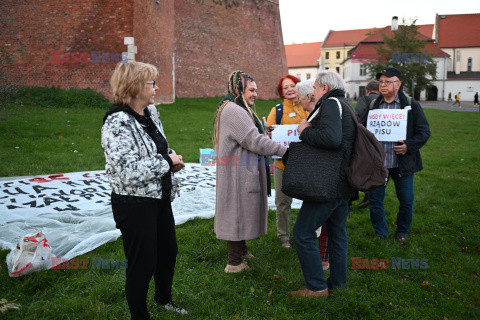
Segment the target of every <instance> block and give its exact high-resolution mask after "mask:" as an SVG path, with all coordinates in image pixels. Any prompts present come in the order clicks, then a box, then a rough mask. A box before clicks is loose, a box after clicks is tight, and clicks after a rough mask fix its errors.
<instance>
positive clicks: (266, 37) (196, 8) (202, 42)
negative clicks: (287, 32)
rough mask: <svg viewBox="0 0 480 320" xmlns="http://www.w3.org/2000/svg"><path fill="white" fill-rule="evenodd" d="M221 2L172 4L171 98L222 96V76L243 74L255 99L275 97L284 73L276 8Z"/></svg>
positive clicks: (242, 0) (247, 0)
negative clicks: (251, 80) (253, 87)
mask: <svg viewBox="0 0 480 320" xmlns="http://www.w3.org/2000/svg"><path fill="white" fill-rule="evenodd" d="M223 2H225V1H223ZM223 2H222V1H215V2H214V1H213V0H175V80H176V91H175V93H176V96H178V97H204V96H208V97H212V96H223V95H224V94H225V93H226V83H227V78H228V75H229V74H230V73H231V72H232V71H234V70H243V71H245V72H247V73H248V74H250V75H251V76H252V77H254V78H255V80H256V82H257V87H258V93H259V97H260V98H262V99H270V98H276V97H278V95H277V93H276V90H275V88H276V85H277V82H278V80H279V79H280V78H281V77H282V76H283V75H285V74H286V73H287V72H288V71H287V64H286V58H285V49H284V46H283V39H282V31H281V25H280V13H279V7H278V5H277V4H274V3H271V2H270V1H258V0H257V1H254V0H238V1H236V2H237V3H238V6H235V5H234V4H233V5H232V6H231V7H229V8H226V7H225V5H224V4H222V3H223ZM226 2H227V3H232V1H226ZM216 3H220V4H216Z"/></svg>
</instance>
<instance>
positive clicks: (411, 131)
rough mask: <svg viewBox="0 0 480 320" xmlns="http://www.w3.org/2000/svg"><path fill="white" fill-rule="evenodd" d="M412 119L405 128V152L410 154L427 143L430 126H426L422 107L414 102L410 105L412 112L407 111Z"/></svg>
mask: <svg viewBox="0 0 480 320" xmlns="http://www.w3.org/2000/svg"><path fill="white" fill-rule="evenodd" d="M409 113H410V114H409V115H408V116H411V117H412V120H411V121H408V122H410V123H409V124H408V127H407V140H405V144H406V145H407V150H408V152H410V153H415V152H417V151H418V150H420V148H421V147H423V146H424V145H425V143H427V141H428V139H429V138H430V126H429V125H428V121H427V117H425V113H423V110H422V107H421V106H420V105H419V104H418V103H417V102H416V101H415V102H413V103H412V110H411V111H409Z"/></svg>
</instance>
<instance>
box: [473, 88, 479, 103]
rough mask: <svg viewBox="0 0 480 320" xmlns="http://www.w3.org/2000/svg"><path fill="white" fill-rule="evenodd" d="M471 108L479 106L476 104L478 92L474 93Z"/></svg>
mask: <svg viewBox="0 0 480 320" xmlns="http://www.w3.org/2000/svg"><path fill="white" fill-rule="evenodd" d="M473 106H474V107H476V106H480V105H479V104H478V92H475V95H474V96H473Z"/></svg>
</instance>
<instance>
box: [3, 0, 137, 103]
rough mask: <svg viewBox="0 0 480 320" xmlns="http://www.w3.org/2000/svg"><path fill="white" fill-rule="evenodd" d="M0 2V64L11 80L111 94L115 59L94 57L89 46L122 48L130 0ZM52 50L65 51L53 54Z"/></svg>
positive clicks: (128, 29) (129, 32)
mask: <svg viewBox="0 0 480 320" xmlns="http://www.w3.org/2000/svg"><path fill="white" fill-rule="evenodd" d="M1 7H2V14H1V16H0V46H2V47H3V49H4V54H6V55H7V57H8V60H5V59H4V58H3V57H2V60H1V62H0V64H1V65H2V67H3V68H4V70H5V73H6V75H7V78H8V79H9V81H11V83H16V84H18V85H27V86H45V87H50V86H58V87H61V88H71V87H79V88H86V87H91V88H94V89H95V90H97V91H100V92H102V93H104V94H106V95H107V96H110V86H109V83H108V81H109V78H110V75H111V72H112V71H113V69H114V68H115V65H116V63H115V62H109V61H110V59H111V58H110V57H108V61H107V57H104V58H103V59H104V61H105V63H93V62H92V61H96V60H97V58H95V55H93V56H92V52H101V53H102V55H103V53H114V54H120V55H121V53H122V52H124V51H126V46H125V45H124V44H123V38H124V37H126V36H132V33H133V26H132V20H133V3H132V1H113V0H103V1H96V0H82V1H57V0H51V1H47V0H37V1H26V0H2V3H1ZM53 52H62V53H63V54H65V55H63V56H62V57H60V59H56V58H55V57H53V59H52V54H53ZM76 53H79V54H78V55H77V54H76ZM80 54H83V58H81V59H80V57H81V55H80ZM87 59H88V61H87ZM101 59H102V58H100V59H99V60H100V61H101ZM118 59H119V57H118V56H117V60H118ZM82 60H83V61H82Z"/></svg>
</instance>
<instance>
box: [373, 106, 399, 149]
mask: <svg viewBox="0 0 480 320" xmlns="http://www.w3.org/2000/svg"><path fill="white" fill-rule="evenodd" d="M407 115H408V110H406V109H402V110H399V109H375V110H370V112H369V113H368V119H367V129H368V130H370V131H371V132H372V133H373V134H374V135H375V137H376V138H377V140H378V141H398V140H405V139H406V138H407Z"/></svg>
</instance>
